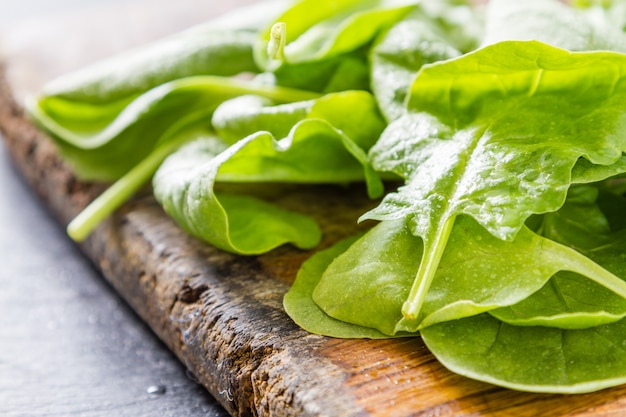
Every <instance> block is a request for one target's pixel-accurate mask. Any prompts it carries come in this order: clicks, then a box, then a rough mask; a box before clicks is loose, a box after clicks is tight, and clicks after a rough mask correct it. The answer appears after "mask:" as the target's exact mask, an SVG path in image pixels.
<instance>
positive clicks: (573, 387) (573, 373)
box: [421, 314, 626, 394]
mask: <svg viewBox="0 0 626 417" xmlns="http://www.w3.org/2000/svg"><path fill="white" fill-rule="evenodd" d="M421 335H422V338H423V339H424V342H425V343H426V346H427V347H428V349H430V351H431V352H432V353H433V354H434V355H435V357H436V358H437V359H438V360H439V361H440V362H441V363H442V364H443V365H444V366H446V367H447V368H448V369H450V370H451V371H453V372H456V373H458V374H460V375H464V376H467V377H469V378H473V379H477V380H480V381H485V382H489V383H492V384H496V385H500V386H503V387H507V388H512V389H515V390H521V391H534V392H549V393H562V394H575V393H583V392H590V391H596V390H600V389H603V388H607V387H611V386H615V385H620V384H623V383H626V350H624V348H623V346H624V345H625V344H626V320H621V321H618V322H616V323H613V324H608V325H604V326H597V327H592V328H589V329H582V330H563V329H555V328H549V327H539V326H537V327H520V326H511V325H508V324H505V323H502V322H500V321H499V320H497V319H496V318H494V317H492V316H490V315H488V314H485V315H480V316H476V317H471V318H466V319H461V320H455V321H449V322H445V323H440V324H437V325H435V326H431V327H428V328H426V329H424V330H422V332H421Z"/></svg>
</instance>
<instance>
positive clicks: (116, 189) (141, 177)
mask: <svg viewBox="0 0 626 417" xmlns="http://www.w3.org/2000/svg"><path fill="white" fill-rule="evenodd" d="M187 141H188V138H185V140H177V141H172V142H169V143H165V144H163V145H161V146H159V147H157V148H156V149H155V150H154V151H152V153H150V154H149V155H148V156H147V157H146V158H145V159H144V160H143V161H141V162H140V163H139V164H137V165H136V166H135V167H134V168H132V169H131V170H130V171H128V172H127V173H126V174H125V175H124V176H123V177H122V178H120V179H119V180H117V181H116V182H115V183H113V185H111V186H110V187H109V188H107V189H106V190H105V191H104V192H103V193H102V194H100V195H99V196H98V197H97V198H96V199H95V200H94V201H92V202H91V203H90V204H89V205H88V206H87V207H86V208H85V209H84V210H83V211H81V212H80V213H79V214H78V216H76V217H75V218H74V219H73V220H72V221H71V222H70V223H69V224H68V226H67V234H68V235H69V236H70V237H71V238H72V239H73V240H74V241H76V242H82V241H83V240H85V239H86V238H87V236H89V234H90V233H91V232H92V231H93V229H95V228H96V227H97V226H98V225H99V224H100V223H101V222H102V221H103V220H104V219H106V218H107V217H108V216H109V215H110V214H111V213H113V212H114V211H115V210H116V209H117V208H118V207H120V206H121V205H122V204H124V202H126V200H128V199H129V198H130V197H132V196H133V195H134V194H135V193H136V192H137V191H138V190H139V189H140V188H141V187H142V186H143V185H144V184H145V183H146V182H148V181H149V180H150V178H151V177H152V175H153V174H154V173H155V172H156V170H157V169H158V168H159V166H160V165H161V162H163V160H164V159H165V158H166V157H167V156H168V155H170V154H171V153H172V152H174V150H176V149H177V148H178V147H179V146H181V145H182V144H183V143H185V142H187Z"/></svg>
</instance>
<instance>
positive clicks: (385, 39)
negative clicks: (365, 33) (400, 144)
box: [370, 11, 461, 120]
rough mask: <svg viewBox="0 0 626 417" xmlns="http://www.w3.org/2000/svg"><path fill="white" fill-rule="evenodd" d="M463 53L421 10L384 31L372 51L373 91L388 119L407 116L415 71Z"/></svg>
mask: <svg viewBox="0 0 626 417" xmlns="http://www.w3.org/2000/svg"><path fill="white" fill-rule="evenodd" d="M459 55H461V53H460V52H459V51H458V50H457V49H456V48H454V47H453V46H452V45H451V44H450V42H449V41H448V40H447V39H446V38H445V37H444V36H443V34H442V33H441V30H439V28H437V27H436V26H435V25H434V24H433V23H432V21H431V20H430V19H428V18H427V17H425V16H424V15H423V12H421V11H415V12H413V13H411V14H410V15H409V16H408V17H407V18H405V19H404V20H402V21H401V22H399V23H398V24H396V25H394V26H392V27H391V29H389V30H388V31H386V32H384V33H383V34H382V35H381V36H380V37H379V39H378V40H377V41H376V44H375V45H374V46H373V48H372V50H371V52H370V61H371V74H372V75H371V77H372V90H373V92H374V94H375V95H376V99H377V100H378V103H379V105H380V108H381V110H382V112H383V113H384V115H385V117H386V118H387V120H395V119H397V118H398V117H400V116H401V115H403V114H405V113H406V108H405V106H404V102H405V99H406V97H407V95H408V92H409V87H410V85H411V82H412V81H413V78H415V74H416V72H417V71H418V70H419V69H420V68H421V67H422V66H423V65H424V64H428V63H432V62H437V61H443V60H446V59H449V58H454V57H457V56H459Z"/></svg>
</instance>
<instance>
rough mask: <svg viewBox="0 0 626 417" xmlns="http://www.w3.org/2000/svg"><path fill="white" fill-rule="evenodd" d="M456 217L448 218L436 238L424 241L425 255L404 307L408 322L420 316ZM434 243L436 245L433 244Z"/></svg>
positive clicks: (403, 311)
mask: <svg viewBox="0 0 626 417" xmlns="http://www.w3.org/2000/svg"><path fill="white" fill-rule="evenodd" d="M455 219H456V216H453V217H450V218H448V219H447V220H446V221H445V222H444V223H443V225H442V226H441V227H440V228H438V230H437V232H436V233H435V234H434V236H432V237H430V238H429V239H424V241H425V242H424V255H423V257H422V261H421V262H420V266H419V268H418V270H417V274H416V276H415V281H413V286H412V287H411V292H410V293H409V297H408V298H407V300H406V301H405V302H404V304H403V305H402V315H403V316H404V317H405V318H406V319H407V320H415V319H417V316H418V315H419V313H420V311H421V309H422V305H423V304H424V299H425V298H426V294H427V293H428V290H429V288H430V285H431V284H432V282H433V279H434V278H435V272H437V268H438V267H439V263H440V262H441V257H442V256H443V252H444V251H445V249H446V246H447V244H448V239H449V238H450V233H451V232H452V228H453V227H454V221H455ZM432 242H434V244H433V243H432Z"/></svg>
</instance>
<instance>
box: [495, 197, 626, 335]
mask: <svg viewBox="0 0 626 417" xmlns="http://www.w3.org/2000/svg"><path fill="white" fill-rule="evenodd" d="M570 194H575V196H574V197H570V198H568V201H567V202H566V204H565V205H564V206H563V207H562V208H561V209H560V210H559V211H557V212H555V213H548V214H545V215H543V216H542V222H541V226H540V233H542V234H543V235H544V236H545V237H547V238H549V239H552V240H554V241H557V242H560V243H562V244H564V245H567V246H569V247H572V248H575V249H576V250H577V251H579V252H580V253H582V254H583V255H585V256H587V257H588V258H589V259H591V260H593V261H595V262H597V263H599V264H601V265H602V266H603V267H604V268H606V269H608V270H609V271H611V272H613V273H614V274H615V275H617V276H619V277H622V279H626V265H624V249H623V248H624V245H625V244H626V233H625V232H626V229H621V230H619V231H612V230H611V228H610V225H609V222H608V220H607V218H606V217H605V215H604V214H603V213H602V211H601V210H600V207H599V206H598V205H597V197H598V189H597V188H595V187H590V186H586V187H577V188H574V189H573V190H572V191H570ZM617 201H618V200H613V204H615V203H616V202H617ZM620 203H621V204H615V211H619V212H621V213H623V211H624V209H626V204H625V203H626V202H625V201H624V200H623V199H621V201H620ZM491 314H492V315H494V316H495V317H497V318H498V319H500V320H502V321H505V322H507V323H510V324H514V325H524V326H537V325H542V326H551V327H560V328H585V327H591V326H597V325H600V324H606V323H610V322H613V321H617V320H619V319H621V318H623V317H626V299H624V298H623V297H621V296H618V295H617V294H615V293H613V292H611V291H608V290H607V289H606V288H603V287H602V286H599V285H597V284H595V283H593V282H591V281H589V280H587V279H584V278H583V277H581V276H579V275H576V274H572V273H559V274H557V275H556V276H554V277H553V278H552V279H551V280H550V282H549V283H548V284H546V286H544V287H543V288H542V289H541V290H540V291H538V292H537V293H535V294H533V295H532V296H531V297H528V298H526V299H524V300H523V301H521V302H520V303H517V304H515V305H513V306H510V307H508V308H506V309H497V310H494V311H492V312H491Z"/></svg>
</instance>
